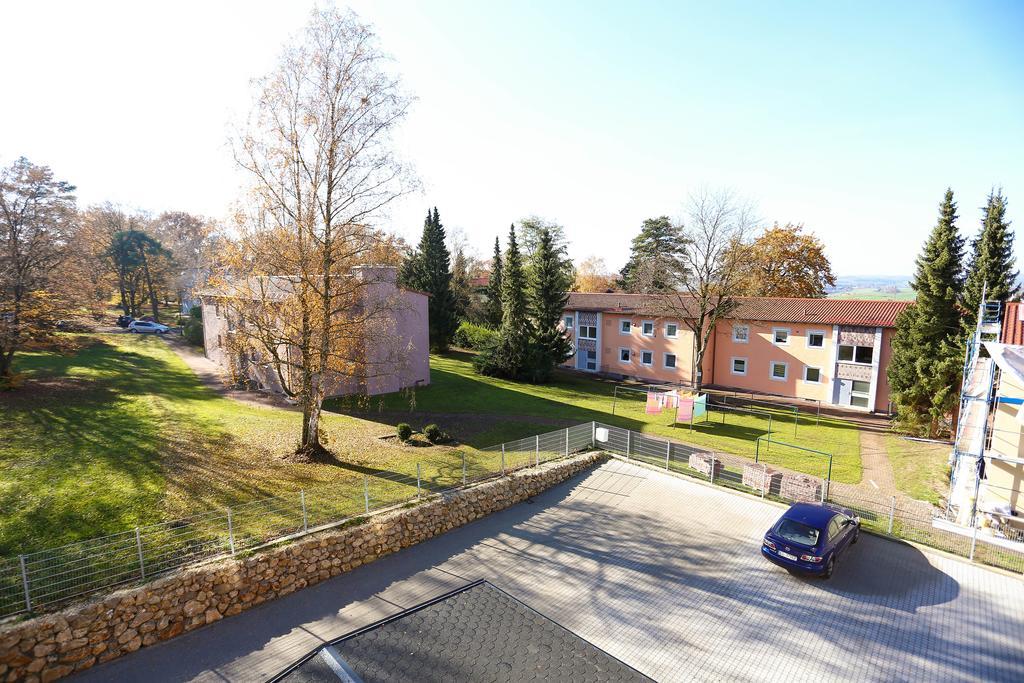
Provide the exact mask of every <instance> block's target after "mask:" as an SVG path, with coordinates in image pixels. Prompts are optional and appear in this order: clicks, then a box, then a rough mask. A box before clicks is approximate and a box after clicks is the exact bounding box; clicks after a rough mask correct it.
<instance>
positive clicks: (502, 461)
mask: <svg viewBox="0 0 1024 683" xmlns="http://www.w3.org/2000/svg"><path fill="white" fill-rule="evenodd" d="M501 476H503V477H504V476H505V444H501Z"/></svg>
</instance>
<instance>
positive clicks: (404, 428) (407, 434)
mask: <svg viewBox="0 0 1024 683" xmlns="http://www.w3.org/2000/svg"><path fill="white" fill-rule="evenodd" d="M395 432H396V433H397V434H398V438H399V440H400V441H408V440H409V439H411V438H412V427H410V426H409V424H408V423H407V422H399V423H398V426H397V427H395Z"/></svg>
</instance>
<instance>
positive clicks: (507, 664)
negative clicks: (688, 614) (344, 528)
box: [274, 581, 651, 683]
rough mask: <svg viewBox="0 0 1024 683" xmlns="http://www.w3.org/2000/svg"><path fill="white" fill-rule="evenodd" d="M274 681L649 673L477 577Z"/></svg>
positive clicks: (584, 677)
mask: <svg viewBox="0 0 1024 683" xmlns="http://www.w3.org/2000/svg"><path fill="white" fill-rule="evenodd" d="M274 680H277V681H287V682H288V683H300V682H301V683H307V682H308V683H314V682H316V683H319V682H327V681H339V680H341V681H364V682H365V683H376V682H377V681H424V682H427V681H495V682H504V681H508V682H510V683H511V682H512V681H528V680H550V681H626V682H629V681H650V680H651V679H650V678H648V677H647V676H644V675H643V674H641V673H640V672H639V671H636V670H635V669H633V668H632V667H630V666H628V665H626V664H624V663H623V662H621V661H619V660H618V659H616V658H615V657H612V656H611V655H609V654H608V653H607V652H605V651H604V650H601V649H599V648H597V647H596V646H594V645H592V644H591V643H589V642H588V641H586V640H584V639H583V638H580V637H579V636H577V635H576V634H574V633H572V632H571V631H569V630H567V629H565V628H563V627H562V626H559V625H558V624H556V623H555V622H554V621H551V620H550V619H548V618H547V617H545V616H543V615H542V614H540V613H539V612H536V611H534V610H533V609H531V608H529V607H527V606H526V605H524V604H523V603H521V602H519V601H518V600H516V599H515V598H513V597H512V596H510V595H509V594H508V593H505V592H504V591H502V590H500V589H498V588H495V587H494V586H492V585H491V584H490V583H488V582H486V581H477V582H476V583H472V584H469V585H468V586H466V587H463V588H460V589H458V590H457V591H454V592H452V593H448V594H447V595H444V596H441V597H440V598H437V599H435V600H432V601H430V602H427V603H424V604H422V605H419V606H417V607H414V608H412V609H411V610H407V611H405V612H401V613H399V614H397V615H395V616H393V617H390V618H388V619H385V620H383V621H380V622H377V623H376V624H372V625H370V626H367V627H366V628H362V629H359V630H358V631H355V632H353V633H351V634H349V635H347V636H343V637H341V638H339V639H338V640H335V641H333V642H332V643H330V644H328V645H326V646H324V647H322V648H320V649H318V650H316V651H315V652H313V653H311V654H310V655H307V657H306V658H304V659H303V660H301V661H300V662H299V663H298V664H297V665H295V666H293V667H291V668H290V669H289V670H287V671H285V672H283V673H282V674H281V675H280V676H279V677H278V678H276V679H274Z"/></svg>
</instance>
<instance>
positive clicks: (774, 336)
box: [772, 327, 793, 346]
mask: <svg viewBox="0 0 1024 683" xmlns="http://www.w3.org/2000/svg"><path fill="white" fill-rule="evenodd" d="M779 332H785V333H786V341H784V342H780V341H779V340H778V338H777V337H778V334H779ZM791 336H793V330H791V329H789V328H788V327H773V328H772V344H774V345H775V346H789V338H790V337H791Z"/></svg>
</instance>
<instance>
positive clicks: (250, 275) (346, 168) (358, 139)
mask: <svg viewBox="0 0 1024 683" xmlns="http://www.w3.org/2000/svg"><path fill="white" fill-rule="evenodd" d="M256 87H257V96H256V102H255V106H254V108H253V111H252V113H251V115H250V117H249V120H248V123H247V125H246V126H245V128H244V130H243V131H242V132H241V133H240V134H239V135H238V136H237V138H236V140H235V157H236V159H237V161H238V163H239V165H240V166H241V167H242V168H243V169H244V170H245V171H246V172H247V173H248V175H249V177H250V179H251V181H252V186H251V192H250V195H249V197H248V198H247V201H246V202H245V203H244V208H243V209H242V210H240V212H239V221H238V222H239V230H238V237H237V239H236V240H235V242H234V244H233V245H231V246H230V248H228V249H226V251H228V252H229V254H228V257H227V258H226V259H225V268H224V271H223V272H222V273H221V274H220V277H219V281H218V282H215V285H217V286H218V289H221V290H222V291H223V293H224V294H225V297H224V299H223V301H224V303H226V304H227V308H228V315H229V321H230V323H229V324H230V325H231V326H232V327H233V329H232V330H231V334H229V335H228V336H229V337H231V344H232V348H231V352H232V354H233V356H234V358H235V359H237V360H238V361H240V362H253V361H254V362H258V363H260V364H262V365H264V366H266V367H268V368H269V369H270V370H271V371H272V372H273V373H274V374H276V376H277V377H278V379H279V381H280V385H281V388H282V390H283V391H284V393H285V394H286V395H288V396H289V397H292V398H293V399H295V400H296V402H297V403H298V404H299V405H301V407H302V413H303V419H302V437H301V441H300V445H299V448H298V455H299V456H301V457H308V458H321V457H324V456H326V457H330V456H329V454H327V453H326V450H325V448H324V446H323V445H322V442H321V431H320V417H321V412H322V407H323V400H324V398H325V397H326V396H327V395H330V394H331V393H336V392H337V389H338V386H339V383H343V384H352V383H355V384H357V385H358V383H359V382H361V381H364V380H365V379H367V377H368V376H370V375H376V376H380V375H383V374H388V373H395V372H399V371H400V370H401V362H402V359H403V357H404V356H405V354H403V353H402V349H400V348H399V345H400V343H401V340H399V339H398V338H397V334H396V332H395V331H394V330H393V329H392V328H393V324H394V314H395V312H396V311H397V310H398V309H399V307H400V306H401V304H400V303H399V302H398V301H394V300H392V298H393V297H390V296H388V295H387V294H386V292H387V291H389V290H388V288H387V287H386V286H382V285H383V279H384V278H386V277H387V271H386V270H385V269H380V268H359V266H364V265H368V264H373V265H380V264H385V265H389V264H390V265H394V264H396V263H397V249H396V248H395V247H396V245H395V243H394V242H393V241H392V240H390V239H388V238H387V237H386V236H385V235H383V234H382V233H381V231H380V230H378V229H377V228H376V227H375V224H376V223H377V222H378V221H379V220H380V219H381V212H382V210H383V209H384V208H385V207H386V206H387V205H388V204H390V203H391V202H392V201H393V200H394V199H396V198H397V197H399V196H401V195H402V194H403V193H404V192H406V191H408V190H409V189H410V188H411V186H412V181H411V180H410V179H409V174H408V172H407V171H406V169H405V168H404V166H403V165H402V164H401V163H399V161H398V160H397V158H396V156H395V155H394V153H393V145H392V141H391V136H392V132H393V131H394V129H395V127H396V126H397V124H398V123H399V122H400V121H401V120H402V119H403V117H404V116H405V113H406V110H407V108H408V106H409V102H410V100H409V98H407V97H406V96H405V95H404V94H403V92H402V91H401V88H400V87H399V83H398V81H397V79H396V78H395V77H394V76H393V75H392V74H391V73H389V70H388V65H387V63H386V59H385V57H384V55H383V54H382V53H381V51H380V50H379V48H378V46H377V42H376V38H375V36H374V34H373V32H372V31H371V29H370V27H368V26H367V25H365V24H363V23H362V22H360V21H359V19H358V17H356V16H355V15H354V14H353V13H351V12H340V11H338V10H336V9H327V10H321V11H314V12H313V16H312V19H311V21H310V23H309V24H308V26H307V27H306V28H305V30H304V31H303V32H302V33H301V34H300V36H299V37H298V38H297V39H296V40H295V41H293V42H292V44H290V45H289V46H287V47H286V48H285V51H284V53H283V54H282V56H281V58H280V61H279V63H278V65H277V67H276V68H275V69H274V70H273V71H272V72H270V73H269V74H268V75H267V76H266V77H264V78H262V79H260V80H259V81H257V83H256ZM391 289H392V290H393V287H392V288H391ZM369 340H372V342H373V348H374V354H373V359H372V360H371V359H369V358H367V348H368V342H369Z"/></svg>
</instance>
